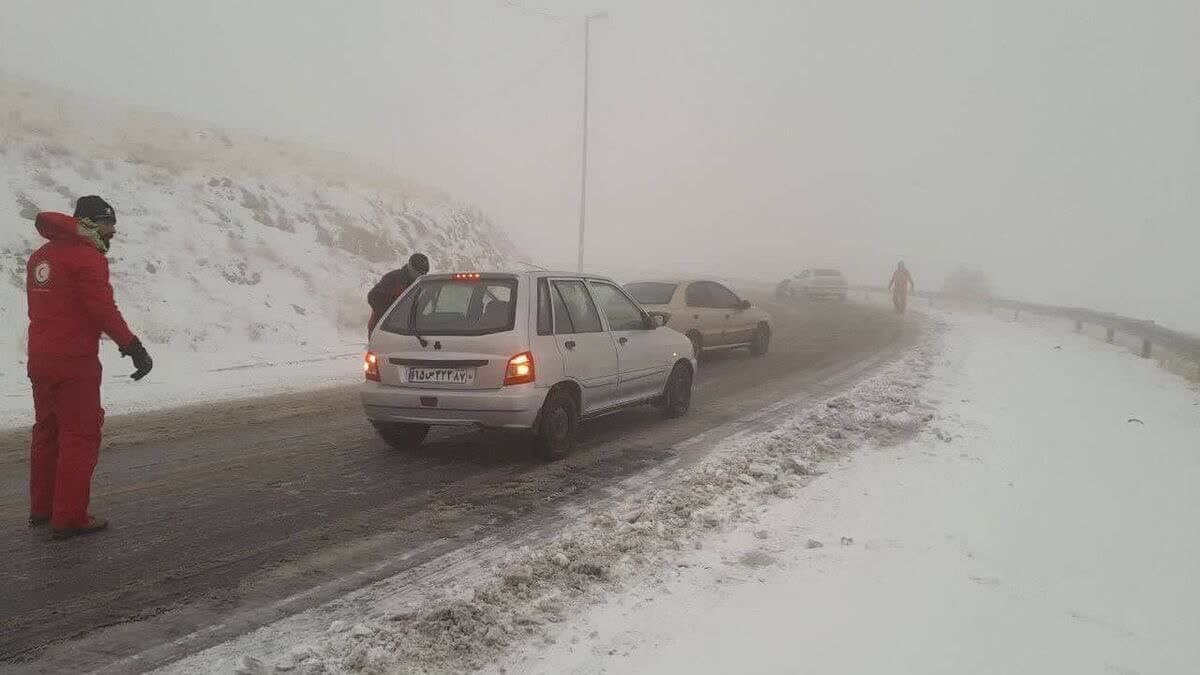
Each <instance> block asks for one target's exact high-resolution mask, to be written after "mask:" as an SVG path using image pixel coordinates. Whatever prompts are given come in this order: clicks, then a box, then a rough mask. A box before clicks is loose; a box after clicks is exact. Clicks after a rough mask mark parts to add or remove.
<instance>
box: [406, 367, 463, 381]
mask: <svg viewBox="0 0 1200 675" xmlns="http://www.w3.org/2000/svg"><path fill="white" fill-rule="evenodd" d="M408 381H409V382H411V383H412V384H471V383H472V382H474V381H475V369H474V368H409V369H408Z"/></svg>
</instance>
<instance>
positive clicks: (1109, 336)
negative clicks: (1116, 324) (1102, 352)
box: [1104, 326, 1116, 345]
mask: <svg viewBox="0 0 1200 675" xmlns="http://www.w3.org/2000/svg"><path fill="white" fill-rule="evenodd" d="M1115 333H1116V331H1115V330H1113V327H1112V326H1109V327H1108V331H1107V333H1106V334H1105V336H1104V339H1105V341H1107V342H1108V344H1110V345H1111V344H1112V343H1113V335H1114V334H1115Z"/></svg>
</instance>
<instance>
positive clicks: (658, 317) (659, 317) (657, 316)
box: [650, 312, 671, 328]
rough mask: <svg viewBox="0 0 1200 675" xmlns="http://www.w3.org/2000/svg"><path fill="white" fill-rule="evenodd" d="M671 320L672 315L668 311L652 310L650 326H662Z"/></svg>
mask: <svg viewBox="0 0 1200 675" xmlns="http://www.w3.org/2000/svg"><path fill="white" fill-rule="evenodd" d="M670 320H671V315H670V314H667V313H666V312H650V327H651V328H662V327H663V326H665V325H667V322H668V321H670Z"/></svg>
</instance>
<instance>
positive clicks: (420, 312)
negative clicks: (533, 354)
mask: <svg viewBox="0 0 1200 675" xmlns="http://www.w3.org/2000/svg"><path fill="white" fill-rule="evenodd" d="M516 298H517V281H516V279H503V278H501V279H486V278H485V279H466V280H464V279H424V280H421V281H419V282H417V285H416V286H415V287H414V288H413V289H412V290H411V291H409V292H408V293H406V294H405V295H404V297H403V298H402V299H401V300H400V302H399V303H397V304H396V306H395V307H394V308H393V309H392V311H391V312H390V313H389V314H388V315H387V317H386V318H384V320H383V322H382V323H381V324H380V330H385V331H387V332H389V333H399V334H401V335H487V334H489V333H503V332H506V331H510V330H512V329H513V324H514V322H515V318H516Z"/></svg>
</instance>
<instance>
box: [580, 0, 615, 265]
mask: <svg viewBox="0 0 1200 675" xmlns="http://www.w3.org/2000/svg"><path fill="white" fill-rule="evenodd" d="M607 17H608V14H607V13H605V12H597V13H595V14H589V15H587V16H585V17H584V18H583V152H582V153H581V154H582V160H581V166H580V171H579V263H578V271H580V272H582V271H583V242H584V232H585V230H586V229H587V171H588V80H589V79H590V76H591V62H590V56H591V55H590V51H591V50H590V42H591V36H592V21H593V20H594V19H604V18H607Z"/></svg>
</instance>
